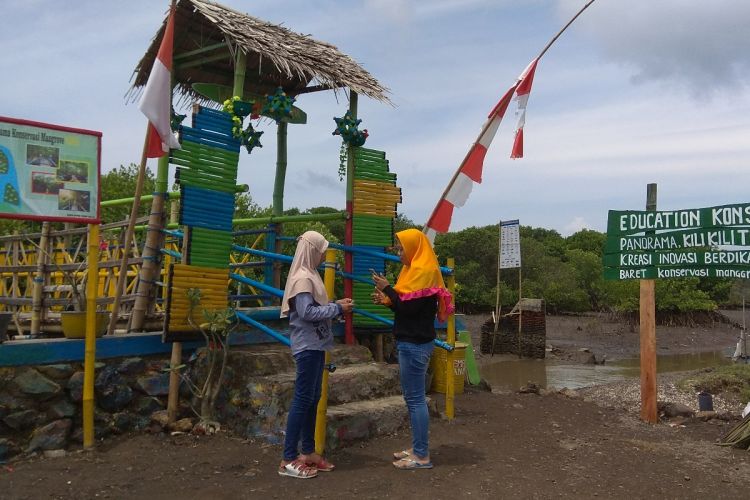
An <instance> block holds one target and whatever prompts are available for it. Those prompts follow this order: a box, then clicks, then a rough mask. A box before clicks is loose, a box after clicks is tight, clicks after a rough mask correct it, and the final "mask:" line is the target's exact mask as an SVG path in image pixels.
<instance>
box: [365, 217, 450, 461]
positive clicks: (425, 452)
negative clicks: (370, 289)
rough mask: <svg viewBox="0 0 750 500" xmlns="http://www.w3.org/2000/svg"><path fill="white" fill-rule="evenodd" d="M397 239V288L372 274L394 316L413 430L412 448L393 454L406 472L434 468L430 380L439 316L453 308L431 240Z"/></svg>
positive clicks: (410, 235) (415, 235)
mask: <svg viewBox="0 0 750 500" xmlns="http://www.w3.org/2000/svg"><path fill="white" fill-rule="evenodd" d="M396 239H397V243H396V245H395V250H396V252H397V253H398V254H399V256H400V257H401V263H402V264H403V265H404V267H403V268H402V269H401V272H400V273H399V275H398V280H396V284H395V285H394V286H391V285H390V283H388V280H387V279H386V278H385V277H384V276H382V275H380V274H377V273H374V272H373V275H372V279H373V281H374V282H375V288H376V289H377V290H376V291H375V293H374V294H373V301H374V302H375V303H377V304H384V305H386V306H388V307H390V308H391V309H392V310H393V312H394V321H393V335H394V337H395V338H396V347H397V349H398V364H399V373H400V378H401V390H402V391H403V394H404V401H406V406H407V408H408V409H409V420H410V423H411V431H412V448H411V449H408V450H404V451H399V452H396V453H394V454H393V458H394V459H396V461H395V462H393V465H394V466H395V467H396V468H397V469H404V470H412V469H431V468H432V462H431V461H430V451H429V418H430V417H429V413H428V411H427V402H426V400H425V376H426V374H427V366H428V365H429V363H430V356H431V355H432V349H433V347H434V343H433V341H434V340H435V315H436V314H437V316H438V318H439V319H440V320H441V321H443V320H445V319H446V318H447V317H448V315H449V314H450V313H451V312H453V305H452V301H451V294H450V292H449V291H448V290H447V289H446V288H445V283H443V276H442V274H441V272H440V266H439V265H438V261H437V257H436V256H435V252H434V251H433V250H432V245H431V244H430V241H429V240H428V239H427V237H426V236H425V235H424V234H423V233H422V232H421V231H419V230H417V229H407V230H405V231H400V232H398V233H396Z"/></svg>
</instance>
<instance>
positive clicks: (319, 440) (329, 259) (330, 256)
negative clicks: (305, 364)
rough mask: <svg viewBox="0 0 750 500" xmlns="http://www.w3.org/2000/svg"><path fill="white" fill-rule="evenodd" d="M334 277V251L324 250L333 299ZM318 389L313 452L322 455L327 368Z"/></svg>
mask: <svg viewBox="0 0 750 500" xmlns="http://www.w3.org/2000/svg"><path fill="white" fill-rule="evenodd" d="M335 279H336V251H335V250H326V267H325V272H324V273H323V282H324V283H325V285H326V293H327V294H328V297H329V298H330V299H333V293H334V292H333V284H334V281H335ZM330 362H331V353H330V352H328V351H326V361H325V364H326V366H328V364H329V363H330ZM321 384H322V387H321V390H320V401H318V415H317V417H316V419H315V453H317V454H318V455H322V454H323V452H324V451H325V449H326V429H327V427H328V422H327V420H328V419H327V418H326V412H327V411H328V370H327V369H325V368H324V369H323V381H322V382H321Z"/></svg>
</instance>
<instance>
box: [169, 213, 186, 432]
mask: <svg viewBox="0 0 750 500" xmlns="http://www.w3.org/2000/svg"><path fill="white" fill-rule="evenodd" d="M170 208H171V210H170V213H169V221H170V222H177V220H178V219H179V215H180V213H179V210H178V207H177V202H174V201H173V202H172V206H171V207H170ZM188 231H189V230H188ZM188 240H189V234H188V235H186V236H185V238H183V240H182V259H183V260H187V248H188V243H187V242H188ZM165 303H166V302H165ZM181 364H182V342H172V355H171V356H170V358H169V393H168V395H167V422H169V423H170V424H171V423H174V422H175V421H176V420H177V413H178V410H179V407H180V372H179V371H178V368H177V367H178V366H180V365H181Z"/></svg>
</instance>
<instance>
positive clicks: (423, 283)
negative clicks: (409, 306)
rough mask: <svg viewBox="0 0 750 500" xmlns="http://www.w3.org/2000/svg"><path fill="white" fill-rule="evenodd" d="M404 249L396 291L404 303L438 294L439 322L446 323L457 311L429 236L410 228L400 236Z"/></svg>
mask: <svg viewBox="0 0 750 500" xmlns="http://www.w3.org/2000/svg"><path fill="white" fill-rule="evenodd" d="M396 237H397V238H398V241H399V242H401V246H402V247H403V249H404V253H403V260H404V261H405V262H406V263H405V264H404V267H402V268H401V272H400V273H399V275H398V280H396V284H395V285H394V286H393V289H394V290H395V291H396V293H398V295H399V298H400V299H401V300H411V299H416V298H420V297H428V296H431V295H436V296H437V299H438V319H439V320H440V321H445V320H446V319H447V318H448V315H449V314H450V313H452V312H453V309H454V307H453V301H452V297H451V293H450V292H449V291H448V290H447V289H446V288H445V282H443V275H442V273H441V272H440V265H439V264H438V260H437V256H435V252H434V251H433V250H432V245H431V244H430V240H428V239H427V236H425V235H424V233H423V232H422V231H419V230H417V229H406V230H404V231H399V232H398V233H396Z"/></svg>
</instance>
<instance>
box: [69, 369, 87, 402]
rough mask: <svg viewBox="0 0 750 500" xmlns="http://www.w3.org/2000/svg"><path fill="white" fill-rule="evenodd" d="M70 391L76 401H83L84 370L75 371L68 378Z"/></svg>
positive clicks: (71, 397)
mask: <svg viewBox="0 0 750 500" xmlns="http://www.w3.org/2000/svg"><path fill="white" fill-rule="evenodd" d="M68 392H69V393H70V399H72V400H73V401H75V402H76V403H80V402H81V401H83V372H75V373H74V374H73V375H72V376H71V377H70V378H69V379H68Z"/></svg>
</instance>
